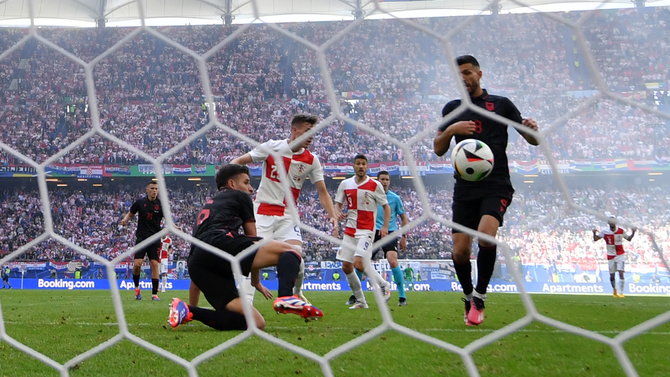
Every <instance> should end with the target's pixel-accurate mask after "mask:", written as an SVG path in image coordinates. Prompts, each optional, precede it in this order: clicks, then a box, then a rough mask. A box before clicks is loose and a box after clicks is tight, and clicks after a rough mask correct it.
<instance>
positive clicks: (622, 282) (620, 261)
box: [617, 255, 625, 298]
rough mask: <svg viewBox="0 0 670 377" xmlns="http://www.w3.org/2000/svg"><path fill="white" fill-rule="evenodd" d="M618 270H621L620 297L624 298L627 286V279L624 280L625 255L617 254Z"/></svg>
mask: <svg viewBox="0 0 670 377" xmlns="http://www.w3.org/2000/svg"><path fill="white" fill-rule="evenodd" d="M617 259H619V260H618V261H617V270H618V271H619V297H620V298H623V297H624V296H623V289H624V287H625V285H624V284H625V280H624V260H623V255H619V256H617Z"/></svg>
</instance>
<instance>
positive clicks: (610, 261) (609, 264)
mask: <svg viewBox="0 0 670 377" xmlns="http://www.w3.org/2000/svg"><path fill="white" fill-rule="evenodd" d="M607 267H608V268H609V271H610V284H611V285H612V294H613V295H614V297H619V295H618V294H617V290H616V260H615V259H608V260H607Z"/></svg>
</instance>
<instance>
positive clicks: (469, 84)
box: [456, 55, 482, 97]
mask: <svg viewBox="0 0 670 377" xmlns="http://www.w3.org/2000/svg"><path fill="white" fill-rule="evenodd" d="M456 64H458V69H459V70H460V71H461V77H462V78H463V83H464V84H465V87H466V88H467V89H468V93H469V94H470V96H471V97H473V96H475V95H478V93H479V91H480V89H481V86H480V85H479V80H481V78H482V71H481V70H480V69H479V62H478V61H477V59H475V57H474V56H472V55H461V56H459V57H457V58H456Z"/></svg>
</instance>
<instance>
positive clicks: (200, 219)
mask: <svg viewBox="0 0 670 377" xmlns="http://www.w3.org/2000/svg"><path fill="white" fill-rule="evenodd" d="M208 217H209V209H203V210H202V211H200V213H199V214H198V221H197V222H196V223H195V224H196V225H200V224H202V222H203V221H205V220H207V218H208Z"/></svg>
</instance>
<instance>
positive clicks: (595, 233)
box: [591, 229, 602, 242]
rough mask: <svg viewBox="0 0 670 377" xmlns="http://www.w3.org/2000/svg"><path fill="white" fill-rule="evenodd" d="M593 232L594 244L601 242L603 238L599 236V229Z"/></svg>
mask: <svg viewBox="0 0 670 377" xmlns="http://www.w3.org/2000/svg"><path fill="white" fill-rule="evenodd" d="M591 231H592V232H593V241H594V242H596V241H599V240H601V239H602V237H600V236H599V235H598V229H593V230H591Z"/></svg>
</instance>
